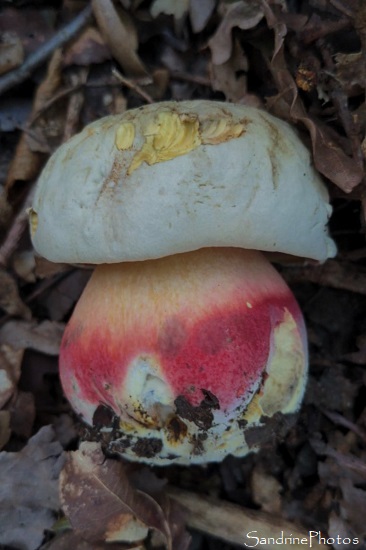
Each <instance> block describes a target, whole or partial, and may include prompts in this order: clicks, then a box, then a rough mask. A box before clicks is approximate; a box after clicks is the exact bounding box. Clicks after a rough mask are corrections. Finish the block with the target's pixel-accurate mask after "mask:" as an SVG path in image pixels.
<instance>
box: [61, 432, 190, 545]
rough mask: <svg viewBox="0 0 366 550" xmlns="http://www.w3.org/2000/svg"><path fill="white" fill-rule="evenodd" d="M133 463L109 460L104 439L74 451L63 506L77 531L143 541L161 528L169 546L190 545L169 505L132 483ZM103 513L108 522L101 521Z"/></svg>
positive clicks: (97, 538)
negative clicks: (171, 519)
mask: <svg viewBox="0 0 366 550" xmlns="http://www.w3.org/2000/svg"><path fill="white" fill-rule="evenodd" d="M127 469H128V467H127V466H126V465H125V464H123V463H121V462H119V461H117V460H111V459H107V458H106V457H105V456H104V454H103V452H102V450H101V448H100V445H99V444H98V443H87V442H84V443H82V444H81V446H80V449H79V450H78V451H75V452H72V453H68V456H67V460H66V464H65V467H64V469H63V471H62V472H61V476H60V493H61V502H62V508H63V511H64V513H65V515H66V516H67V517H68V519H69V521H70V523H71V525H72V526H73V528H74V530H75V531H76V532H77V533H80V534H81V535H82V536H83V537H84V538H85V539H86V540H90V541H93V542H105V541H110V542H111V541H119V542H132V541H139V540H143V539H144V538H145V537H146V535H147V533H148V531H149V529H154V530H155V531H157V532H158V533H159V534H160V535H161V537H162V538H163V540H164V544H165V547H166V548H167V550H172V549H173V548H174V550H176V549H178V548H179V549H180V550H185V549H187V548H188V543H189V537H188V536H187V535H186V534H185V533H184V532H183V533H179V540H176V533H177V529H176V527H177V526H176V525H170V523H169V519H168V518H169V507H168V509H167V508H166V507H164V508H163V507H162V506H161V505H160V503H159V502H158V501H157V500H156V499H155V498H153V497H151V496H150V495H148V494H147V493H146V492H144V491H141V490H137V489H136V488H135V487H134V486H133V485H132V483H131V478H130V476H129V475H128V471H127ZM100 517H103V522H101V521H100Z"/></svg>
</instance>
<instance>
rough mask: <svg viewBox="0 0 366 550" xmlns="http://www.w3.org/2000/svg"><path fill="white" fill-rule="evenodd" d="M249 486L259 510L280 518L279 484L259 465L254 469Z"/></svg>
mask: <svg viewBox="0 0 366 550" xmlns="http://www.w3.org/2000/svg"><path fill="white" fill-rule="evenodd" d="M251 485H252V494H253V496H254V501H255V503H256V504H258V505H259V506H260V507H261V510H263V511H264V512H268V513H270V514H273V515H277V516H279V517H280V516H281V509H282V506H281V496H280V494H281V490H282V485H281V483H280V482H279V481H278V480H277V479H276V478H275V477H274V476H272V475H270V474H268V473H267V472H265V470H264V469H263V467H261V466H260V465H259V466H255V467H254V470H253V472H252V477H251Z"/></svg>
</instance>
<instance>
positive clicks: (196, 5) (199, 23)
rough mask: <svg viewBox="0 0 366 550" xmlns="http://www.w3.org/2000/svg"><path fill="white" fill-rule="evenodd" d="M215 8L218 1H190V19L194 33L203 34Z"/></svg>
mask: <svg viewBox="0 0 366 550" xmlns="http://www.w3.org/2000/svg"><path fill="white" fill-rule="evenodd" d="M215 6H216V0H190V2H189V18H190V20H191V25H192V30H193V32H195V33H198V32H201V31H202V30H203V29H204V28H205V27H206V24H207V22H208V20H209V19H210V17H211V15H212V13H213V11H214V9H215Z"/></svg>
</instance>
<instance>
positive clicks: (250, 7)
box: [208, 0, 263, 65]
mask: <svg viewBox="0 0 366 550" xmlns="http://www.w3.org/2000/svg"><path fill="white" fill-rule="evenodd" d="M262 18H263V11H262V9H261V8H260V6H259V4H257V3H255V2H251V1H250V0H242V1H240V2H234V3H233V4H230V5H229V6H228V9H227V11H226V13H225V15H224V18H223V20H222V21H221V23H220V25H219V27H218V29H217V31H216V32H215V34H214V35H213V37H212V38H210V40H209V42H208V45H209V47H210V49H211V53H212V62H213V63H214V64H215V65H221V64H222V63H225V62H226V61H228V60H229V58H230V56H231V52H232V39H231V32H232V30H233V28H234V27H239V28H240V29H242V30H246V29H252V28H253V27H255V26H256V25H258V23H259V22H260V20H261V19H262Z"/></svg>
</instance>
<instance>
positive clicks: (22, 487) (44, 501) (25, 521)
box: [0, 426, 64, 550]
mask: <svg viewBox="0 0 366 550" xmlns="http://www.w3.org/2000/svg"><path fill="white" fill-rule="evenodd" d="M63 461H64V454H63V450H62V447H61V445H60V443H59V442H58V441H56V439H55V434H54V431H53V429H52V427H51V426H45V427H43V428H41V430H40V431H39V432H38V433H37V434H36V435H34V436H33V437H32V438H31V439H30V440H29V441H28V444H27V445H26V446H25V447H24V448H23V449H22V450H21V451H20V452H18V453H10V452H9V453H8V452H5V451H2V452H1V453H0V480H1V481H0V502H1V506H0V543H1V544H4V545H7V546H11V547H15V548H22V549H23V550H36V549H38V548H39V546H40V545H41V543H42V540H43V537H44V531H45V529H51V527H52V525H53V523H54V521H55V512H57V511H58V509H59V506H60V504H59V496H58V476H59V472H60V470H61V468H62V465H63Z"/></svg>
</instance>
